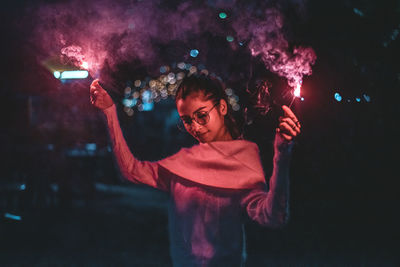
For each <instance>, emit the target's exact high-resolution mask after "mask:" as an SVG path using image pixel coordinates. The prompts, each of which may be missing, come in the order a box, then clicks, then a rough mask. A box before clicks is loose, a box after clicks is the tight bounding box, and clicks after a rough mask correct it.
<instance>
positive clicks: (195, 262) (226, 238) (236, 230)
mask: <svg viewBox="0 0 400 267" xmlns="http://www.w3.org/2000/svg"><path fill="white" fill-rule="evenodd" d="M90 93H91V103H92V104H93V105H94V106H96V107H98V108H99V109H101V110H102V111H103V112H104V114H105V115H106V118H107V125H108V129H109V133H110V137H111V141H112V146H113V151H114V154H115V157H116V159H117V162H118V165H119V168H120V169H121V172H122V174H123V175H124V176H125V177H126V179H128V180H130V181H132V182H134V183H142V184H147V185H150V186H152V187H155V188H158V189H161V190H164V191H167V192H168V193H169V194H170V208H169V230H170V231H169V232H170V251H171V257H172V262H173V264H174V266H218V265H220V266H243V265H244V262H245V255H246V253H245V240H244V232H243V222H244V220H245V218H246V216H248V217H250V218H251V219H252V220H255V221H256V222H258V223H259V224H261V225H265V226H269V227H279V226H281V225H283V224H284V223H285V222H286V220H287V218H288V192H289V177H288V171H289V160H290V152H291V147H292V143H293V142H292V139H293V138H294V137H295V136H297V135H298V134H299V133H300V123H299V122H298V120H297V118H296V116H295V115H294V114H293V112H292V111H291V110H290V109H289V108H288V107H286V106H283V107H282V108H283V111H284V116H282V117H281V118H280V119H279V120H280V123H279V127H278V128H277V129H276V137H275V143H274V151H275V154H274V159H273V161H274V169H273V173H272V177H271V179H270V184H269V185H270V186H269V191H267V186H266V183H265V177H264V173H263V169H262V166H261V162H260V157H259V150H258V147H257V145H256V144H255V143H252V142H249V141H245V140H242V139H240V133H239V131H238V128H237V127H236V124H235V121H234V119H233V117H232V114H231V109H230V106H229V105H228V104H227V96H226V95H225V90H224V86H223V85H222V84H221V83H220V82H219V81H218V80H216V79H212V78H209V77H206V76H204V75H192V76H190V77H186V78H185V79H184V80H183V81H182V83H181V84H180V86H179V87H178V89H177V92H176V107H177V110H178V113H179V115H180V117H181V119H182V122H183V124H184V126H185V128H186V130H187V131H188V132H189V133H190V134H191V135H192V136H193V137H194V138H195V139H197V140H198V141H199V143H200V144H199V145H196V146H193V147H191V148H184V149H181V150H180V151H179V152H178V153H177V154H175V155H173V156H171V157H168V158H166V159H163V160H161V161H158V162H148V161H139V160H137V159H135V158H134V156H133V155H132V153H131V151H130V150H129V148H128V146H127V144H126V142H125V140H124V137H123V135H122V131H121V128H120V125H119V122H118V118H117V113H116V108H115V105H114V104H113V101H112V100H111V98H110V96H109V95H108V94H107V92H106V91H105V90H104V89H103V88H101V86H100V85H99V83H98V81H97V80H95V81H94V82H93V83H92V85H91V87H90Z"/></svg>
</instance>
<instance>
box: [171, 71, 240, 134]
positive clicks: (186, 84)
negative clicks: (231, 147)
mask: <svg viewBox="0 0 400 267" xmlns="http://www.w3.org/2000/svg"><path fill="white" fill-rule="evenodd" d="M200 92H202V93H203V94H204V96H205V98H206V100H212V101H213V102H214V104H217V103H219V102H220V100H221V99H223V100H225V101H226V103H227V108H228V111H227V113H226V115H225V118H224V120H225V125H226V127H227V129H228V131H229V133H230V134H231V136H232V138H233V139H238V138H241V132H240V130H239V127H238V124H237V123H236V120H235V118H234V116H233V110H232V107H231V105H230V104H229V101H228V96H227V95H226V93H225V84H224V83H223V82H221V81H220V80H219V79H217V78H215V77H211V76H206V75H204V74H192V75H190V76H186V77H185V78H184V79H183V80H182V82H181V83H180V85H179V87H178V89H177V90H176V94H175V102H176V101H178V100H179V99H185V98H186V97H187V96H189V95H190V94H192V93H200Z"/></svg>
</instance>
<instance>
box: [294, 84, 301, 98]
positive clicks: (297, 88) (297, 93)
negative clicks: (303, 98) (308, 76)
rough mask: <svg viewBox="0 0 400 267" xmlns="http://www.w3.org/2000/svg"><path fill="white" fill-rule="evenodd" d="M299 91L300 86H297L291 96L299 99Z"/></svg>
mask: <svg viewBox="0 0 400 267" xmlns="http://www.w3.org/2000/svg"><path fill="white" fill-rule="evenodd" d="M300 90H301V85H300V84H298V85H297V87H296V88H295V89H294V92H293V95H294V96H295V97H300Z"/></svg>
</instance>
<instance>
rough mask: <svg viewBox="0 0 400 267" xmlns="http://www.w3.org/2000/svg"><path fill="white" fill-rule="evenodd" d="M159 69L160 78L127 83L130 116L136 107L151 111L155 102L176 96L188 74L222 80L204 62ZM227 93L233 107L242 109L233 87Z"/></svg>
mask: <svg viewBox="0 0 400 267" xmlns="http://www.w3.org/2000/svg"><path fill="white" fill-rule="evenodd" d="M159 70H160V76H159V77H158V78H150V77H146V78H145V79H143V80H135V81H134V82H133V83H132V82H128V83H127V87H125V90H124V93H125V94H124V95H125V97H124V98H123V99H122V104H123V106H124V111H125V113H126V114H127V115H128V116H132V115H133V114H134V110H133V109H134V108H136V109H137V110H138V111H150V110H153V109H154V103H157V102H159V101H161V100H164V99H167V98H168V97H175V93H176V90H177V89H178V86H179V84H180V82H181V81H182V79H183V78H184V77H186V76H190V75H193V74H195V73H199V74H203V75H210V76H212V77H214V78H217V79H219V80H222V79H221V78H220V77H218V76H216V75H215V74H214V73H211V74H209V71H208V70H207V69H206V67H205V66H204V64H198V65H197V66H195V65H192V64H190V63H185V62H179V63H177V64H176V63H173V64H171V66H167V65H164V66H161V67H160V69H159ZM131 86H132V87H131ZM226 94H227V96H228V101H229V104H230V105H231V106H232V109H233V110H234V111H238V110H239V109H240V105H239V97H238V96H237V95H236V94H235V93H234V91H233V89H232V88H227V89H226Z"/></svg>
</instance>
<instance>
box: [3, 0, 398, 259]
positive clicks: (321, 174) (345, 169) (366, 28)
mask: <svg viewBox="0 0 400 267" xmlns="http://www.w3.org/2000/svg"><path fill="white" fill-rule="evenodd" d="M48 2H51V1H48ZM40 4H44V2H39V1H38V2H37V5H40ZM25 6H26V3H25V2H24V1H22V0H21V1H14V2H12V3H7V4H4V5H2V7H1V18H2V23H1V24H0V27H1V39H2V41H1V49H0V50H1V59H2V61H1V63H2V64H1V69H0V71H1V76H0V77H1V81H0V82H1V83H0V86H1V87H0V89H1V91H0V97H1V103H2V104H1V114H0V117H1V125H2V126H1V130H0V136H1V138H0V142H1V148H2V150H1V151H2V153H1V156H2V159H1V170H0V171H1V172H0V265H6V266H7V265H38V266H44V265H46V266H47V265H67V266H69V265H99V266H103V265H122V266H170V265H171V263H170V259H169V252H168V236H167V216H166V202H167V196H166V195H164V194H163V193H160V192H157V191H155V190H153V189H151V188H147V187H144V186H140V185H133V184H129V183H127V182H125V181H123V180H122V178H121V177H120V175H119V173H118V170H117V168H116V165H115V163H114V161H113V158H112V155H111V153H110V151H109V150H108V145H109V144H108V139H107V132H106V128H105V125H104V121H103V118H102V116H101V114H99V112H98V111H96V110H95V109H94V108H93V107H91V106H90V105H89V102H88V101H87V99H88V90H87V89H88V87H89V84H90V82H91V79H90V78H88V79H85V80H81V81H75V82H66V83H61V82H60V81H59V80H57V79H55V78H54V77H53V76H52V73H49V72H48V71H47V70H46V69H44V68H43V67H42V66H41V65H39V64H37V63H36V57H35V53H36V52H37V51H35V49H34V48H32V49H30V48H29V43H28V42H27V41H26V39H25V38H26V34H27V32H26V31H29V29H30V25H25V26H26V28H25V29H26V31H24V30H21V27H20V26H21V25H20V23H19V21H22V16H26V13H23V12H21V10H23V9H24V7H25ZM305 7H306V11H307V12H306V14H307V15H306V16H305V17H301V18H300V17H298V15H296V14H297V13H296V12H295V11H294V10H293V8H291V7H290V5H288V7H287V8H286V9H285V10H284V12H285V15H286V16H287V18H288V20H290V25H292V28H293V29H292V31H291V39H292V40H295V41H296V42H297V43H298V44H304V45H308V46H311V47H312V48H313V49H314V50H315V52H316V54H317V57H318V58H317V62H316V64H315V66H314V67H313V75H312V76H310V77H306V78H305V79H304V81H303V96H304V98H305V100H304V101H303V102H301V101H298V100H296V102H295V105H294V110H295V112H296V114H297V115H298V117H299V118H300V121H301V122H302V134H301V136H299V138H298V139H297V141H296V147H295V149H294V154H293V159H292V165H291V199H290V212H291V219H290V221H289V223H288V225H287V226H286V227H285V228H283V229H280V230H270V229H266V228H262V227H260V226H258V225H256V224H255V223H251V222H249V223H248V224H247V225H246V229H247V238H248V259H249V260H248V265H249V266H275V265H290V266H295V265H296V266H298V265H348V266H365V265H371V266H395V265H397V264H398V263H399V262H398V256H397V252H398V250H399V245H398V242H399V229H398V225H399V224H398V215H397V212H398V204H399V199H398V189H397V183H396V182H397V179H398V175H397V172H396V171H395V170H394V169H395V167H396V166H397V165H396V164H397V159H398V155H397V154H398V153H397V150H396V149H395V148H394V146H395V143H396V141H397V139H398V136H399V135H398V115H399V114H398V108H397V102H398V101H397V99H398V97H397V95H398V90H399V89H400V66H399V65H400V64H399V59H400V53H399V37H398V33H399V30H400V2H399V1H372V0H364V1H361V0H360V1H351V0H339V1H316V0H313V1H308V2H307V4H306V5H305ZM354 8H357V10H360V11H362V12H363V16H360V15H358V14H357V12H356V10H355V9H354ZM396 32H397V33H396ZM210 64H213V63H212V62H211V63H210ZM215 64H216V65H218V64H217V63H215ZM227 64H230V63H229V62H227ZM249 64H252V65H253V67H254V69H255V70H259V73H262V74H260V76H262V75H265V77H269V78H270V81H271V82H272V84H273V85H272V88H279V86H282V84H283V82H282V81H281V80H280V79H279V78H277V77H275V76H274V75H273V74H270V73H266V72H265V71H264V70H262V69H261V67H260V64H259V63H257V62H250V63H249ZM127 70H129V67H127V66H122V67H121V72H123V71H125V72H127ZM221 76H224V73H221ZM132 79H133V80H134V79H136V78H134V77H132ZM336 92H338V93H340V94H341V96H342V97H343V99H342V101H340V102H339V101H336V100H335V98H334V94H335V93H336ZM364 94H365V95H366V96H369V98H370V101H369V102H368V101H367V97H364V96H363V95H364ZM239 95H240V97H241V98H240V99H241V100H240V101H239V102H242V103H243V104H248V103H250V100H249V99H247V98H246V95H245V94H244V93H243V92H242V93H240V92H239ZM356 97H359V98H360V102H357V101H356V100H355V98H356ZM118 110H119V115H120V121H121V125H122V127H123V130H124V133H125V136H126V138H127V141H128V143H129V145H130V146H131V148H134V149H133V151H134V154H135V155H136V156H137V157H138V158H140V159H144V160H157V159H160V158H162V157H165V156H167V155H170V154H172V153H174V152H176V151H177V150H179V148H180V147H182V146H190V145H192V144H193V143H194V142H193V141H192V140H191V139H190V137H189V136H187V135H186V134H184V133H180V132H179V131H178V130H177V129H175V128H174V127H170V126H171V125H169V124H168V123H166V120H167V118H168V115H167V114H169V112H172V111H173V110H174V101H173V100H172V99H169V100H164V101H161V102H159V103H156V104H155V108H154V110H153V111H149V112H138V111H135V115H134V116H133V117H129V116H127V115H126V114H125V113H124V112H123V111H122V107H121V105H118ZM274 122H275V121H274V117H273V116H269V115H268V116H267V117H260V116H256V117H255V119H254V123H253V124H251V125H248V126H246V131H245V133H246V136H247V138H248V139H250V140H253V141H255V142H257V143H258V145H259V146H260V149H261V154H262V159H263V163H264V165H265V170H266V173H267V174H270V172H271V169H270V168H271V157H272V148H271V144H272V131H273V127H274ZM87 143H95V144H96V145H97V146H96V148H97V149H96V151H92V152H91V151H89V150H88V149H87V147H86V144H87ZM74 153H75V154H74ZM267 176H268V175H267ZM10 214H11V215H17V216H20V217H18V218H14V219H12V218H10V216H9V215H10Z"/></svg>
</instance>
